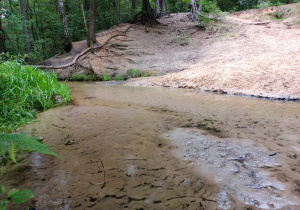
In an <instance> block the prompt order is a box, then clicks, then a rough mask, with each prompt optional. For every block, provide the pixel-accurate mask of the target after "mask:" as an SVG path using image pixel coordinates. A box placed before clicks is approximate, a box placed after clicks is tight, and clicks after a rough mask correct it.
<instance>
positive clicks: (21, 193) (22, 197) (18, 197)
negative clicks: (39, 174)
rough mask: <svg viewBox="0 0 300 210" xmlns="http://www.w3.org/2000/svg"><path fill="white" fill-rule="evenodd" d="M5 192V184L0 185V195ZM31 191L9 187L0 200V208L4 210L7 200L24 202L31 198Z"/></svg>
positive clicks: (17, 202)
mask: <svg viewBox="0 0 300 210" xmlns="http://www.w3.org/2000/svg"><path fill="white" fill-rule="evenodd" d="M4 192H5V186H4V185H0V195H1V194H3V193H4ZM33 197H34V196H33V193H32V191H30V190H18V189H11V190H10V191H8V193H7V194H6V198H5V199H4V200H1V202H0V210H5V209H6V207H7V205H8V203H9V201H10V200H12V201H13V202H14V203H16V204H21V203H25V202H26V201H28V200H30V199H31V198H33Z"/></svg>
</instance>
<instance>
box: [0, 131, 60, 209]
mask: <svg viewBox="0 0 300 210" xmlns="http://www.w3.org/2000/svg"><path fill="white" fill-rule="evenodd" d="M18 150H22V151H35V152H39V153H44V154H49V155H54V156H56V157H59V158H61V157H60V156H59V155H57V154H56V153H55V152H53V151H51V150H50V149H49V147H48V146H47V145H44V144H42V143H41V142H39V141H37V140H36V138H34V137H30V136H27V135H26V134H25V133H21V134H13V135H12V134H4V133H0V154H1V155H2V160H1V166H5V165H6V164H7V161H8V158H7V154H8V156H9V157H10V159H11V160H12V161H14V162H15V163H17V161H16V154H17V152H18ZM4 192H5V186H4V185H0V195H1V194H3V193H4ZM33 197H34V196H33V193H32V191H30V190H26V189H24V190H18V189H12V190H10V191H8V193H7V194H6V198H5V199H3V200H1V201H0V210H5V209H6V207H7V205H8V203H9V201H10V200H12V201H13V202H14V203H16V204H21V203H24V202H26V201H28V200H30V199H31V198H33Z"/></svg>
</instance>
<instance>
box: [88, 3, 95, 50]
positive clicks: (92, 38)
mask: <svg viewBox="0 0 300 210" xmlns="http://www.w3.org/2000/svg"><path fill="white" fill-rule="evenodd" d="M90 2H91V4H90V10H91V13H90V26H89V32H88V37H87V45H88V47H91V46H92V45H93V43H96V42H97V40H96V17H97V0H90Z"/></svg>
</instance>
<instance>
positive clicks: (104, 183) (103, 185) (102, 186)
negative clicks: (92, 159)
mask: <svg viewBox="0 0 300 210" xmlns="http://www.w3.org/2000/svg"><path fill="white" fill-rule="evenodd" d="M101 164H102V168H103V176H104V182H103V184H102V185H101V188H104V187H105V185H106V181H105V169H104V164H103V162H102V161H101Z"/></svg>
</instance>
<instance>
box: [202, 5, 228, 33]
mask: <svg viewBox="0 0 300 210" xmlns="http://www.w3.org/2000/svg"><path fill="white" fill-rule="evenodd" d="M201 3H202V5H203V7H202V12H200V13H199V15H198V19H199V22H198V27H199V28H200V29H203V28H208V27H212V26H213V24H214V23H215V21H220V20H221V19H222V18H223V17H224V13H223V12H222V11H221V9H220V8H219V7H218V5H217V2H216V1H209V0H203V1H201ZM210 16H211V17H210Z"/></svg>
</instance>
